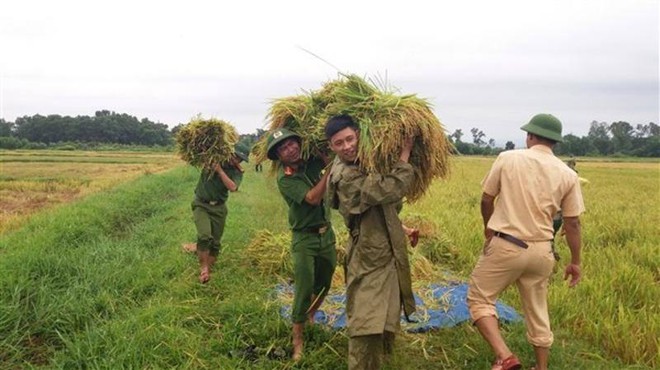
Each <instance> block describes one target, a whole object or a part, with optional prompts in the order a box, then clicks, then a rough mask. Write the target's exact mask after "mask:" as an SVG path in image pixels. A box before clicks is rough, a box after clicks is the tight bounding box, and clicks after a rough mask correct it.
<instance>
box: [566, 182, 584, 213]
mask: <svg viewBox="0 0 660 370" xmlns="http://www.w3.org/2000/svg"><path fill="white" fill-rule="evenodd" d="M584 210H585V208H584V199H583V198H582V190H581V188H580V181H578V179H577V177H576V180H575V182H574V183H573V186H572V187H571V189H570V190H569V192H568V193H567V194H566V196H565V197H564V199H562V202H561V211H562V215H563V216H564V217H578V216H579V215H581V214H582V213H583V212H584Z"/></svg>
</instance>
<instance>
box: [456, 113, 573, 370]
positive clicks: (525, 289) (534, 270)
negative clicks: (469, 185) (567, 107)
mask: <svg viewBox="0 0 660 370" xmlns="http://www.w3.org/2000/svg"><path fill="white" fill-rule="evenodd" d="M521 129H522V130H524V131H526V132H527V139H526V140H527V148H528V149H522V150H510V151H506V152H503V153H501V154H500V155H499V156H498V157H497V159H496V160H495V163H493V166H492V168H491V169H490V172H489V173H488V175H486V178H485V179H484V180H483V182H482V188H483V195H482V198H481V215H482V217H483V221H484V234H485V237H486V242H485V244H484V250H483V255H482V256H481V257H480V259H479V261H478V262H477V265H476V266H475V268H474V270H473V271H472V275H471V277H470V282H469V289H468V296H467V300H468V306H469V308H470V316H471V317H472V320H473V321H474V323H475V325H476V326H477V328H478V329H479V332H480V333H481V335H482V336H483V337H484V339H485V340H486V341H487V342H488V344H490V346H491V348H492V349H493V351H494V352H495V355H496V357H497V359H496V361H495V363H494V364H493V367H492V369H496V370H500V369H503V370H510V369H520V368H521V364H520V361H519V360H518V358H517V357H516V356H515V355H514V354H513V353H511V351H510V350H509V348H508V347H507V345H506V343H505V342H504V339H503V338H502V335H501V333H500V330H499V327H498V321H497V315H496V312H495V300H496V299H497V296H498V295H499V294H500V293H501V292H502V291H503V290H504V289H505V288H506V287H507V286H509V285H511V284H513V283H515V284H516V286H517V287H518V290H519V292H520V297H521V299H522V303H523V304H522V306H523V311H524V314H525V315H524V316H525V326H526V327H527V340H528V341H529V342H530V343H531V344H532V346H533V347H534V353H535V357H536V365H535V369H536V370H545V369H547V367H548V357H549V350H550V346H551V345H552V342H553V335H552V331H551V330H550V320H549V315H548V305H547V293H548V280H549V277H550V275H551V274H552V270H553V267H554V264H555V259H554V257H553V254H552V247H551V241H552V239H553V236H554V233H553V220H552V219H553V216H554V215H555V214H556V213H557V211H559V210H560V209H561V210H562V212H563V215H564V222H565V226H564V229H565V230H566V240H567V242H568V246H569V247H570V250H571V262H570V263H569V264H568V266H566V271H565V275H564V278H568V277H569V276H570V277H571V281H570V284H569V285H570V286H571V287H573V286H575V285H576V284H577V283H578V282H579V281H580V277H581V273H580V248H581V230H580V221H579V216H580V214H582V212H584V202H583V200H582V192H581V190H580V183H579V181H578V177H577V175H576V173H575V172H574V171H573V170H571V169H570V168H569V167H567V166H566V165H565V164H564V163H563V162H562V161H561V160H560V159H558V158H557V157H555V156H554V154H553V153H552V148H553V146H554V145H555V144H556V143H557V142H561V141H562V136H561V131H562V125H561V122H560V121H559V120H558V119H557V118H555V117H554V116H552V115H550V114H538V115H536V116H534V117H533V118H532V119H531V120H530V122H529V123H528V124H526V125H524V126H523V127H521ZM495 198H497V203H495Z"/></svg>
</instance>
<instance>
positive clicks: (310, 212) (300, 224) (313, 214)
mask: <svg viewBox="0 0 660 370" xmlns="http://www.w3.org/2000/svg"><path fill="white" fill-rule="evenodd" d="M323 168H325V165H324V164H323V161H322V160H321V159H319V158H310V160H308V161H307V162H304V163H303V164H302V165H300V166H299V167H298V169H297V170H295V171H290V172H291V173H289V171H288V170H286V169H285V168H284V167H280V169H279V171H278V174H277V187H278V188H279V189H280V193H281V194H282V196H283V197H284V200H285V201H286V204H287V205H288V206H289V226H290V227H291V230H294V231H299V230H304V229H306V228H309V227H314V226H320V225H323V224H328V223H329V220H330V214H329V213H330V211H329V209H328V208H327V207H325V205H324V203H325V202H321V204H320V205H318V206H314V205H311V204H309V203H307V202H306V201H305V195H306V194H307V192H308V191H309V190H310V189H311V188H313V187H314V185H316V184H317V183H318V182H319V180H320V179H321V171H322V170H323Z"/></svg>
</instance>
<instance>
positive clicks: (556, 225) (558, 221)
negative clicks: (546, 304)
mask: <svg viewBox="0 0 660 370" xmlns="http://www.w3.org/2000/svg"><path fill="white" fill-rule="evenodd" d="M566 165H567V166H568V168H570V169H572V170H573V171H575V173H578V171H577V169H576V168H575V166H576V162H575V157H573V156H571V158H569V159H568V160H567V161H566ZM578 179H579V177H578ZM563 223H564V217H563V215H562V212H561V209H560V210H559V212H557V214H556V215H555V217H554V218H553V219H552V229H553V233H552V254H553V255H554V256H555V261H559V253H557V249H556V248H555V237H556V236H557V233H558V232H559V230H560V229H561V225H562V224H563ZM562 235H563V233H562Z"/></svg>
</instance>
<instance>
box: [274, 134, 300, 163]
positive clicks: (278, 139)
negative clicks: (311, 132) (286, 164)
mask: <svg viewBox="0 0 660 370" xmlns="http://www.w3.org/2000/svg"><path fill="white" fill-rule="evenodd" d="M290 137H297V138H298V140H300V135H298V134H296V133H295V132H293V131H291V130H289V129H286V128H278V129H277V130H275V131H273V133H272V134H270V135H268V141H267V143H268V159H270V160H273V161H276V160H277V159H278V158H277V153H275V149H276V148H277V145H278V144H279V143H281V142H283V141H284V140H286V139H288V138H290Z"/></svg>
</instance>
